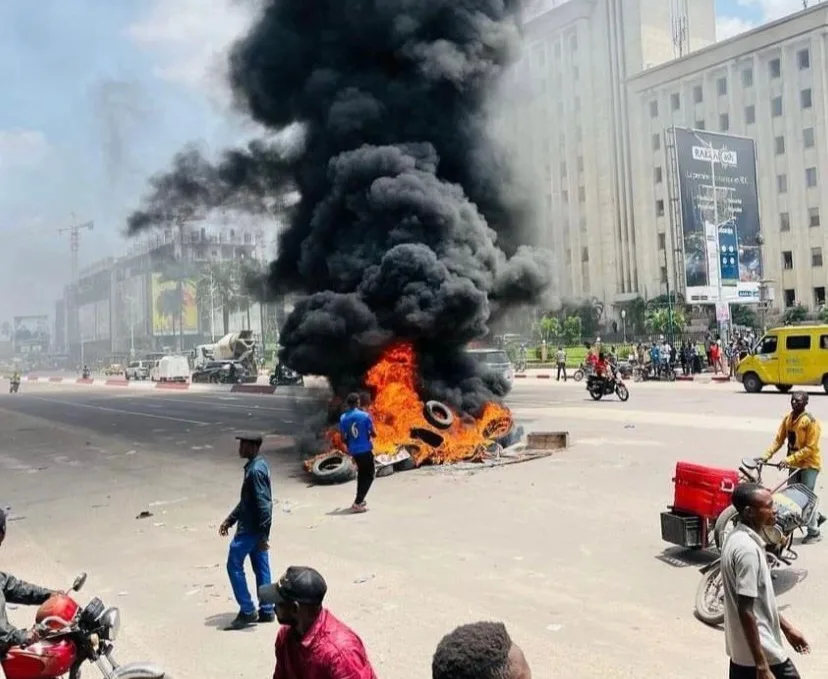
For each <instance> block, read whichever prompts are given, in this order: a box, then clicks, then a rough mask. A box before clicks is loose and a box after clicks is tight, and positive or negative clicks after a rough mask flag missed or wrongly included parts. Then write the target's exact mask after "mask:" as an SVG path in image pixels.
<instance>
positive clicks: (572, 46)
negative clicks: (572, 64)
mask: <svg viewBox="0 0 828 679" xmlns="http://www.w3.org/2000/svg"><path fill="white" fill-rule="evenodd" d="M569 50H570V52H577V51H578V36H577V35H576V34H575V33H573V34H572V37H570V38H569Z"/></svg>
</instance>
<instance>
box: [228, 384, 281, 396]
mask: <svg viewBox="0 0 828 679" xmlns="http://www.w3.org/2000/svg"><path fill="white" fill-rule="evenodd" d="M275 391H276V387H271V386H270V385H269V384H234V385H233V387H232V389H230V392H231V393H233V394H272V393H274V392H275Z"/></svg>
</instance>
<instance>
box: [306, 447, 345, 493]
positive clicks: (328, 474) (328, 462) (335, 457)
mask: <svg viewBox="0 0 828 679" xmlns="http://www.w3.org/2000/svg"><path fill="white" fill-rule="evenodd" d="M310 474H311V476H312V477H313V481H314V483H317V484H319V485H324V486H329V485H333V484H336V483H346V482H347V481H350V480H351V479H353V478H354V476H356V466H355V465H354V462H353V460H352V459H351V458H350V457H349V456H348V455H346V454H345V453H340V452H331V453H329V454H328V455H324V456H320V457H318V458H317V459H316V460H314V463H313V467H311V471H310Z"/></svg>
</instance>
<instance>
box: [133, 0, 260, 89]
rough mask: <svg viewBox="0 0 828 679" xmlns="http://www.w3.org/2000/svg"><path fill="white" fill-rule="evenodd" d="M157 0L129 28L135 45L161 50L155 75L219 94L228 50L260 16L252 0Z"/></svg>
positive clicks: (223, 78)
mask: <svg viewBox="0 0 828 679" xmlns="http://www.w3.org/2000/svg"><path fill="white" fill-rule="evenodd" d="M207 4H208V5H209V6H205V3H204V0H152V2H151V9H150V10H149V12H148V13H147V15H146V16H145V17H144V18H143V19H142V20H140V21H139V22H137V23H135V24H133V25H132V26H130V27H129V28H128V30H127V33H128V35H129V36H130V38H131V39H132V40H134V41H135V42H136V43H138V44H140V45H142V46H144V47H145V48H147V49H150V50H154V51H157V52H158V53H159V57H160V59H159V62H160V63H159V66H158V67H157V69H156V75H158V76H159V77H161V78H164V79H166V80H169V81H172V82H176V83H181V84H183V85H186V86H187V87H191V88H194V89H197V90H200V91H204V92H209V93H210V94H212V95H216V94H218V93H219V91H223V92H224V94H225V95H226V87H225V88H222V87H220V83H222V82H224V83H226V75H227V59H226V57H227V53H228V49H229V48H230V47H231V45H232V44H233V43H234V42H235V41H236V40H237V39H238V38H239V37H241V36H242V35H243V34H244V32H245V31H246V30H247V29H248V28H249V26H250V24H251V22H252V21H253V19H254V18H255V16H256V14H255V5H254V3H252V2H250V1H249V0H213V1H212V2H210V3H207Z"/></svg>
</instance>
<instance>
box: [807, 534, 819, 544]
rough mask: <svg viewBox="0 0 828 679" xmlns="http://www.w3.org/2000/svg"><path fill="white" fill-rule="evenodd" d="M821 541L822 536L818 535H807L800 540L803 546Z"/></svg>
mask: <svg viewBox="0 0 828 679" xmlns="http://www.w3.org/2000/svg"><path fill="white" fill-rule="evenodd" d="M820 540H822V535H821V534H820V533H808V534H807V535H806V536H805V537H804V538H803V540H802V544H803V545H811V544H813V543H815V542H819V541H820Z"/></svg>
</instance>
